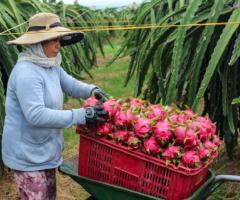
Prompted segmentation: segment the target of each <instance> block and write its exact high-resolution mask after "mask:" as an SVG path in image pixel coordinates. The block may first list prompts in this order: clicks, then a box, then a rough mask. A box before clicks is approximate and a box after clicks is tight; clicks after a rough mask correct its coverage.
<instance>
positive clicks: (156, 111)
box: [147, 105, 167, 120]
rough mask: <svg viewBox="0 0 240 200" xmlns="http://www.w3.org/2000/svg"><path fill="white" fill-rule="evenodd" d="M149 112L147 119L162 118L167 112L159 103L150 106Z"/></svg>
mask: <svg viewBox="0 0 240 200" xmlns="http://www.w3.org/2000/svg"><path fill="white" fill-rule="evenodd" d="M150 108H151V112H150V113H149V114H148V116H147V118H148V119H153V118H158V120H164V119H165V118H166V116H167V113H166V112H165V111H164V110H163V108H162V107H160V106H159V105H152V106H150Z"/></svg>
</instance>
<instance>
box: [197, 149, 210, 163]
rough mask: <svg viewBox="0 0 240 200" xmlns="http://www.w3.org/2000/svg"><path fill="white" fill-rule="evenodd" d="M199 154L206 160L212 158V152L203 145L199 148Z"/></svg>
mask: <svg viewBox="0 0 240 200" xmlns="http://www.w3.org/2000/svg"><path fill="white" fill-rule="evenodd" d="M198 155H199V158H200V159H201V160H202V161H206V160H208V159H209V158H210V156H211V153H210V151H209V150H208V149H206V148H203V147H201V148H199V149H198Z"/></svg>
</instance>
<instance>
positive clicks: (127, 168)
mask: <svg viewBox="0 0 240 200" xmlns="http://www.w3.org/2000/svg"><path fill="white" fill-rule="evenodd" d="M79 153H80V156H79V159H80V160H79V175H80V176H85V177H88V178H91V179H94V180H99V181H102V182H105V183H109V184H114V185H118V186H122V187H125V188H128V189H132V190H135V191H138V192H141V193H145V194H148V195H152V196H156V197H160V198H163V199H167V200H181V199H184V198H186V197H188V196H190V195H191V194H192V193H193V192H194V191H195V190H196V189H197V188H198V187H199V186H200V185H201V184H202V183H203V182H204V181H205V180H206V176H207V173H208V166H209V164H210V163H211V162H209V164H208V165H207V166H205V167H203V168H200V169H188V168H184V167H179V168H177V169H176V168H174V166H173V165H169V166H166V165H165V162H164V161H162V160H159V159H157V158H154V157H150V156H148V155H146V154H144V153H141V152H136V151H132V150H129V149H128V148H127V147H124V146H122V145H119V144H116V143H114V142H112V141H109V140H107V139H104V138H93V137H91V136H88V135H85V134H80V148H79Z"/></svg>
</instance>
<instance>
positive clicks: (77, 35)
mask: <svg viewBox="0 0 240 200" xmlns="http://www.w3.org/2000/svg"><path fill="white" fill-rule="evenodd" d="M83 37H84V34H83V33H82V32H79V31H74V30H71V29H68V28H65V27H62V26H61V23H60V19H59V17H58V16H57V15H55V14H53V13H44V12H42V13H38V14H36V15H33V16H32V17H31V18H30V19H29V24H28V30H27V32H26V33H24V34H23V35H21V36H20V37H19V38H17V39H15V40H11V41H8V42H7V44H20V45H26V44H35V43H39V42H42V41H46V40H51V39H54V38H60V42H61V45H62V46H66V45H70V44H74V43H76V42H79V41H81V40H82V39H83Z"/></svg>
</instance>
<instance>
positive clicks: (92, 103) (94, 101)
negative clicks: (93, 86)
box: [83, 97, 98, 107]
mask: <svg viewBox="0 0 240 200" xmlns="http://www.w3.org/2000/svg"><path fill="white" fill-rule="evenodd" d="M97 103H98V100H97V99H96V98H94V97H89V98H88V99H87V100H86V101H84V103H83V107H87V106H95V105H97Z"/></svg>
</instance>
